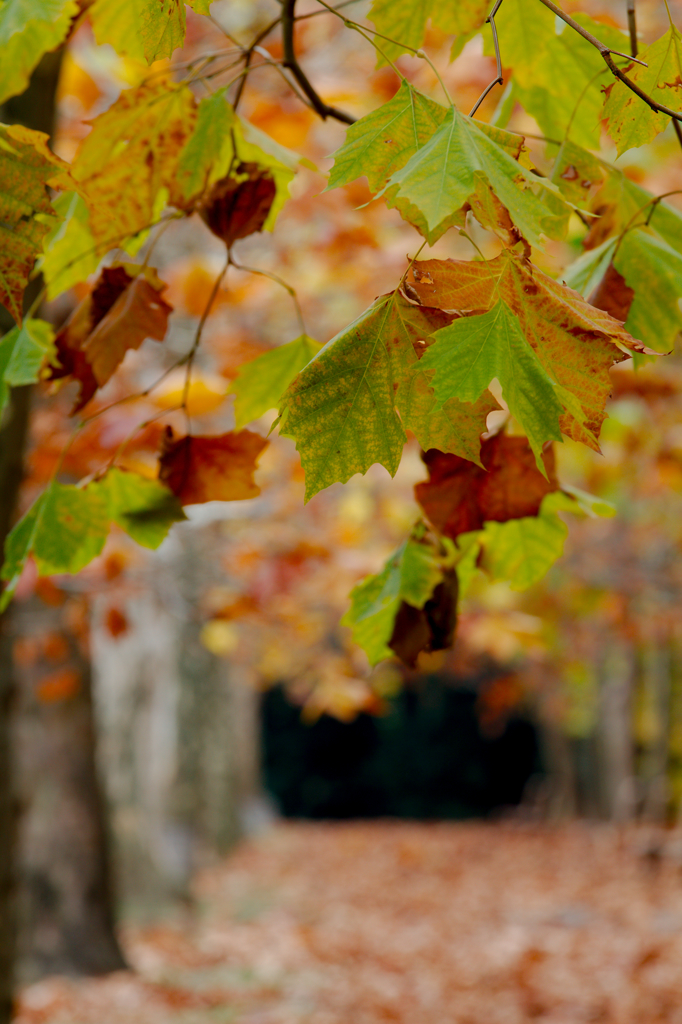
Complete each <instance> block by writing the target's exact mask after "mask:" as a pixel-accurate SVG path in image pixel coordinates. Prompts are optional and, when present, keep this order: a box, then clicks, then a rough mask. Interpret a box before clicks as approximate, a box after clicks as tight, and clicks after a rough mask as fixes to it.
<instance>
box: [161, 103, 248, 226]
mask: <svg viewBox="0 0 682 1024" xmlns="http://www.w3.org/2000/svg"><path fill="white" fill-rule="evenodd" d="M235 123H236V115H235V113H234V110H233V108H232V106H231V104H230V103H228V102H227V99H226V97H225V89H220V90H218V92H216V93H214V94H213V95H212V96H205V97H204V99H202V101H201V102H200V104H199V107H198V109H197V121H196V125H195V128H194V131H193V132H192V135H191V136H190V138H189V140H188V142H187V144H186V145H185V147H184V149H183V150H182V152H181V153H180V158H179V160H178V166H177V170H176V172H175V180H174V182H173V185H172V188H171V195H170V201H171V203H173V205H175V206H179V207H181V208H183V209H184V208H186V207H191V206H192V205H193V204H194V202H195V201H196V199H198V198H199V197H200V196H201V195H202V194H203V193H204V192H205V191H206V190H207V189H208V188H210V186H211V185H213V184H214V183H215V182H216V181H218V180H219V179H220V178H222V177H224V176H225V175H226V174H227V171H228V168H229V166H230V164H231V163H232V159H233V156H234V147H233V145H232V130H233V129H234V126H235Z"/></svg>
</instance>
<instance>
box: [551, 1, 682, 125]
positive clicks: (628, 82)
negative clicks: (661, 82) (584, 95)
mask: <svg viewBox="0 0 682 1024" xmlns="http://www.w3.org/2000/svg"><path fill="white" fill-rule="evenodd" d="M540 3H541V4H544V5H545V7H547V8H548V9H549V10H550V11H552V12H553V13H554V14H556V16H557V18H561V20H562V21H565V22H566V24H567V25H568V26H569V27H570V28H572V29H573V30H574V31H575V32H577V33H578V35H580V36H582V37H583V39H584V40H585V41H586V42H588V43H589V44H590V46H594V47H595V49H597V50H599V53H600V54H601V55H602V58H603V59H604V61H605V62H606V65H607V66H608V68H609V70H610V72H611V74H612V75H614V76H615V77H616V78H617V79H618V80H619V81H620V82H622V83H623V85H625V86H627V88H628V89H630V91H631V92H634V94H635V95H636V96H639V98H640V99H641V100H643V101H644V102H645V103H646V104H647V106H648V107H650V108H651V109H652V110H655V111H657V113H659V114H667V115H668V117H672V118H674V119H675V120H676V121H682V111H681V110H673V109H672V108H671V107H666V106H665V104H663V103H657V102H656V100H655V99H653V97H652V96H649V94H648V93H646V92H644V90H643V89H640V87H639V86H638V85H637V83H636V82H633V81H632V79H631V78H628V76H627V75H626V74H625V72H624V71H621V70H620V68H619V67H618V66H617V65H616V63H615V61H614V60H613V58H612V56H611V54H614V55H615V56H616V57H624V58H625V59H626V60H634V61H635V63H636V64H641V65H642V66H643V67H647V66H648V65H647V64H645V63H644V61H643V60H639V59H638V58H637V57H632V56H630V54H627V53H621V52H620V50H612V49H611V48H610V47H609V46H606V45H605V44H604V43H602V42H600V41H599V40H598V39H597V38H596V36H593V35H592V33H591V32H588V31H587V29H586V28H583V26H582V25H579V24H578V22H577V21H574V20H573V18H571V17H570V16H569V15H568V14H566V12H565V11H562V10H561V8H560V7H557V5H556V4H555V3H552V0H540Z"/></svg>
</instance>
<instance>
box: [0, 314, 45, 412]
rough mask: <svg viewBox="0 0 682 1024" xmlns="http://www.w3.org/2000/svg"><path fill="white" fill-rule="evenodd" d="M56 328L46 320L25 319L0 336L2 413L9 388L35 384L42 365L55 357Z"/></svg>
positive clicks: (0, 401) (0, 409)
mask: <svg viewBox="0 0 682 1024" xmlns="http://www.w3.org/2000/svg"><path fill="white" fill-rule="evenodd" d="M55 354H56V350H55V346H54V330H53V328H52V325H51V324H48V323H47V322H46V321H45V320H33V319H30V320H24V322H23V324H22V325H21V327H13V328H12V330H10V331H8V332H7V334H5V335H4V336H3V337H2V338H0V415H2V410H3V408H4V406H5V403H6V401H7V398H8V395H9V392H8V390H7V389H8V388H9V387H19V386H21V385H22V384H35V382H36V381H37V380H39V378H40V371H41V370H42V368H43V367H44V366H45V365H46V364H47V363H49V362H50V361H52V360H53V359H54V358H55Z"/></svg>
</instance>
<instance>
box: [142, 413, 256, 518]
mask: <svg viewBox="0 0 682 1024" xmlns="http://www.w3.org/2000/svg"><path fill="white" fill-rule="evenodd" d="M267 443H268V442H267V441H266V440H265V438H264V437H261V436H260V434H254V433H252V431H250V430H241V431H239V432H237V433H232V432H231V433H228V434H220V435H219V436H214V437H192V436H190V435H187V436H186V437H180V438H177V439H176V438H175V437H174V436H173V431H172V429H171V428H170V427H167V428H166V434H165V437H164V439H163V444H162V448H161V455H160V457H159V480H160V481H161V483H163V484H165V485H166V486H167V487H169V488H170V490H171V491H172V492H173V494H175V495H176V496H177V497H178V498H179V500H180V502H181V504H183V505H195V504H199V503H201V502H205V501H241V500H243V499H245V498H255V497H256V496H257V495H258V494H260V487H258V486H257V485H256V484H255V483H254V480H253V474H254V472H255V470H256V461H257V459H258V456H259V455H260V453H261V452H262V451H263V449H264V448H265V447H266V445H267Z"/></svg>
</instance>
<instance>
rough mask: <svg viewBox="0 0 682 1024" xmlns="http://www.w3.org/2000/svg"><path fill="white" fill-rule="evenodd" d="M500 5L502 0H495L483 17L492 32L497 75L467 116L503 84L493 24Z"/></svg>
mask: <svg viewBox="0 0 682 1024" xmlns="http://www.w3.org/2000/svg"><path fill="white" fill-rule="evenodd" d="M501 6H502V0H495V6H494V7H493V9H492V11H491V12H490V14H489V15H488V17H487V18H486V19H485V20H486V24H489V25H490V29H491V31H492V34H493V46H494V47H495V60H496V61H497V77H496V78H493V80H492V82H491V83H490V85H487V86H486V87H485V89H484V90H483V92H482V93H481V95H480V96H479V97H478V99H477V100H476V102H475V103H474V105H473V107H472V108H471V110H470V111H469V117H473V116H474V114H475V113H476V111H477V110H478V108H479V107H480V105H481V103H483V100H484V99H485V98H486V96H487V95H488V93H489V92H490V91H491V89H494V88H495V86H496V85H504V78H503V76H502V57H501V54H500V42H499V39H498V38H497V25H496V24H495V15H496V14H497V12H498V11H499V9H500V7H501Z"/></svg>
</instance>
